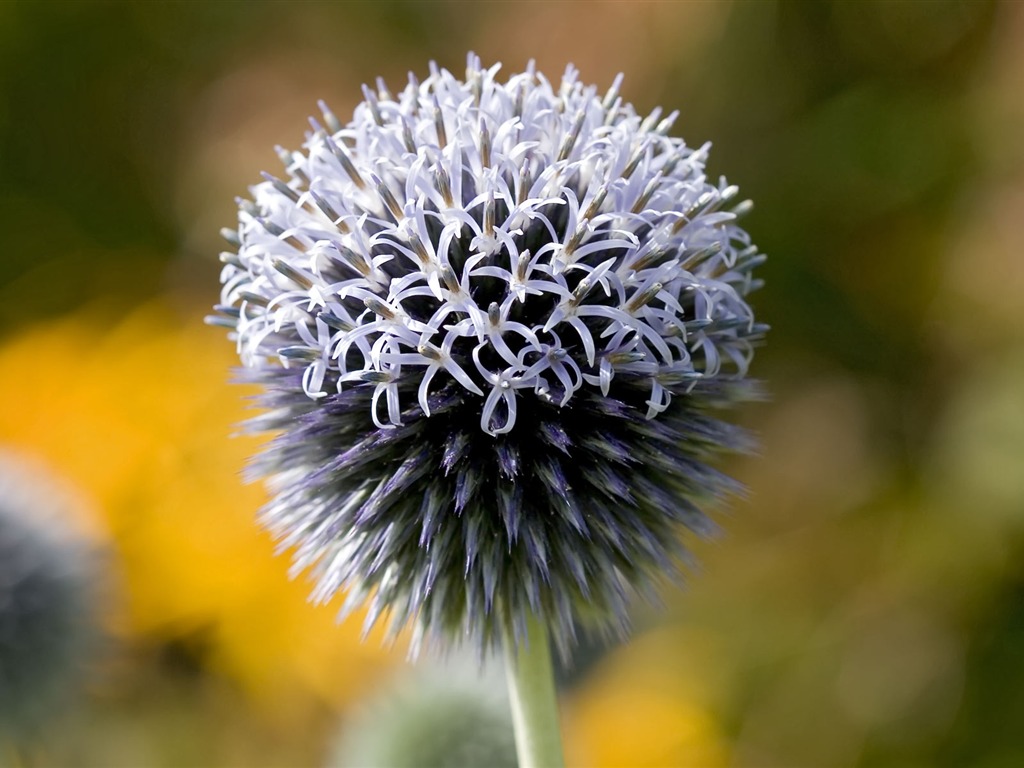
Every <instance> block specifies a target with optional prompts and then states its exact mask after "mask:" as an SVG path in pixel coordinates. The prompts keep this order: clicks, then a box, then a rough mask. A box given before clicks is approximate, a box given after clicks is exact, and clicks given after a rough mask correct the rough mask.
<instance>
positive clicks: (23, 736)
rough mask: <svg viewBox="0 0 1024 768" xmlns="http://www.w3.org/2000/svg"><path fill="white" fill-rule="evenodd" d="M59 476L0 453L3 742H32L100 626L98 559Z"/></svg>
mask: <svg viewBox="0 0 1024 768" xmlns="http://www.w3.org/2000/svg"><path fill="white" fill-rule="evenodd" d="M71 503H72V501H71V499H70V496H69V495H68V494H67V493H64V492H62V491H60V490H59V485H58V484H57V483H56V482H55V480H54V478H52V477H50V476H49V475H47V474H45V473H43V472H42V471H41V470H39V469H37V468H35V467H34V466H32V465H29V464H27V463H26V462H25V461H23V460H20V459H18V458H17V457H16V456H15V455H14V454H10V453H8V452H6V451H0V745H2V744H3V743H4V742H6V741H13V742H16V743H17V742H29V741H31V740H33V739H35V738H37V737H38V734H39V729H40V728H42V727H43V726H44V725H45V724H46V721H47V720H48V719H49V718H50V717H51V716H52V715H53V714H54V713H55V712H56V711H57V710H58V709H59V708H60V705H62V704H63V703H65V701H66V700H67V698H68V695H69V693H70V692H71V691H73V690H74V688H75V685H76V684H77V683H78V682H80V679H81V675H82V673H83V671H84V667H85V664H86V662H87V660H88V658H89V655H90V652H92V651H94V650H95V646H96V644H97V641H98V638H99V632H98V629H97V626H96V624H95V621H96V618H97V617H96V612H95V607H96V606H95V604H94V602H95V587H96V583H97V580H98V578H97V577H98V573H97V561H96V558H95V557H94V556H93V555H92V553H91V550H90V547H89V546H88V545H87V544H86V543H85V542H84V541H83V540H82V539H80V538H79V537H77V536H76V535H74V533H72V532H71V529H69V527H68V521H67V518H68V514H67V513H68V511H69V510H68V505H69V504H71Z"/></svg>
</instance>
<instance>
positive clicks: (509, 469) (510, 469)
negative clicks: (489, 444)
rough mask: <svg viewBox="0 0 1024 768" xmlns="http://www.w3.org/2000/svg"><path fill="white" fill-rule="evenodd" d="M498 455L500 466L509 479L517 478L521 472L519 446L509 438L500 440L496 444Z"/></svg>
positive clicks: (495, 449)
mask: <svg viewBox="0 0 1024 768" xmlns="http://www.w3.org/2000/svg"><path fill="white" fill-rule="evenodd" d="M494 451H495V453H497V455H498V467H499V468H500V469H501V473H502V474H503V475H505V477H507V478H508V479H509V480H515V479H516V475H517V474H519V448H517V447H516V445H515V444H513V443H512V442H511V441H509V440H499V441H498V442H497V443H495V444H494Z"/></svg>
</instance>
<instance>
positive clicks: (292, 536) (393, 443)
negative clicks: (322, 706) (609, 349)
mask: <svg viewBox="0 0 1024 768" xmlns="http://www.w3.org/2000/svg"><path fill="white" fill-rule="evenodd" d="M246 373H248V374H249V376H248V378H249V379H250V380H255V381H258V382H260V383H262V384H263V385H264V386H265V387H266V390H265V393H264V394H262V395H261V396H260V398H259V402H260V404H261V405H263V406H266V407H267V408H268V409H269V411H268V413H267V414H266V415H264V416H261V417H259V418H258V419H257V420H255V421H254V422H253V426H254V427H255V428H256V429H260V430H264V429H266V430H282V432H281V434H280V435H279V436H278V437H276V438H275V439H274V440H272V441H271V442H270V443H269V445H268V446H267V448H266V450H265V451H264V453H263V454H262V455H261V456H260V457H258V459H257V460H256V462H255V464H254V467H253V470H254V473H255V474H256V475H259V476H268V477H270V478H271V486H272V487H273V488H274V489H275V490H276V492H277V495H276V497H275V498H274V499H273V501H271V502H270V504H269V505H268V506H267V507H266V508H265V509H264V511H263V519H264V521H265V523H266V525H267V526H268V527H270V528H271V529H272V530H273V531H274V532H275V533H276V534H277V535H278V536H279V537H280V539H281V541H282V542H284V544H285V545H289V546H294V547H295V560H296V566H297V568H305V567H306V566H309V565H312V564H313V563H315V566H314V572H315V573H316V575H317V577H318V586H317V590H316V593H315V595H316V597H317V598H318V599H321V600H327V599H330V597H331V596H333V595H334V594H335V592H336V591H337V590H338V589H340V588H346V587H347V588H349V589H350V590H351V592H350V595H349V599H348V601H347V603H346V605H347V606H349V607H353V606H355V605H358V604H362V603H363V602H365V601H368V602H369V605H370V613H369V617H368V622H373V621H375V620H376V619H377V618H379V617H380V616H381V615H382V614H385V613H388V612H390V614H391V623H392V626H394V627H395V628H396V629H398V628H401V627H402V626H405V625H406V624H407V623H411V624H413V626H414V627H415V631H414V634H415V640H416V642H417V643H418V641H419V640H420V639H421V638H423V637H424V636H425V637H427V638H439V637H440V638H448V639H450V638H453V637H454V638H467V639H470V640H471V641H473V642H475V643H477V644H478V645H480V646H481V647H491V646H494V645H496V644H497V643H498V642H499V641H500V638H501V634H502V625H503V624H505V625H509V624H510V626H511V627H512V629H513V631H514V632H515V633H516V634H517V636H518V635H521V634H522V633H523V632H524V630H525V620H526V616H527V615H528V614H529V613H531V612H532V613H536V614H538V615H540V616H542V617H544V620H545V621H546V622H547V623H548V625H549V628H550V630H551V634H552V636H553V637H554V638H555V640H556V642H557V643H558V644H559V646H560V647H561V648H562V649H563V650H567V649H568V648H569V647H570V646H571V645H572V644H573V642H574V640H575V628H576V626H577V625H578V624H582V625H584V626H586V625H590V626H594V627H597V628H600V629H605V630H608V629H610V630H613V631H619V632H621V631H624V630H625V628H626V616H627V604H628V602H629V598H630V597H631V595H632V594H634V593H636V592H637V591H640V592H642V593H644V594H645V596H646V597H648V598H651V597H653V596H654V591H655V588H656V586H657V581H658V579H659V578H673V577H675V576H677V575H678V566H679V564H680V560H681V558H682V557H683V556H684V554H685V550H684V546H683V539H682V537H681V536H680V533H681V532H682V531H683V530H684V529H689V530H690V531H693V532H696V533H698V534H707V533H710V532H711V531H713V530H714V525H713V523H712V522H711V521H710V520H709V519H708V517H707V516H705V514H704V513H703V512H702V511H701V510H700V509H699V507H698V506H697V505H698V503H699V502H700V501H701V500H706V499H708V498H709V497H714V496H720V495H722V494H723V493H728V492H735V491H736V490H738V486H737V485H736V483H735V482H734V481H732V480H730V479H729V478H727V477H726V476H724V475H722V474H721V473H719V472H718V471H716V470H714V469H712V468H711V467H709V466H708V465H707V464H706V463H705V462H706V461H707V460H708V459H709V458H711V457H712V456H714V455H716V454H719V453H721V452H722V451H723V450H728V449H742V448H744V447H745V446H746V445H747V440H746V436H745V433H744V432H743V431H742V430H740V429H737V428H736V427H734V426H731V425H728V424H726V423H724V422H721V421H719V420H717V419H715V418H714V417H713V416H711V415H710V413H709V409H710V408H711V407H713V406H714V405H715V404H716V402H717V401H718V400H719V399H720V398H721V387H722V384H721V383H718V384H715V385H710V386H708V385H702V386H701V387H698V388H696V389H694V390H693V391H692V392H690V393H689V394H688V395H681V396H678V397H674V398H673V400H672V404H671V406H670V407H669V409H668V410H667V411H666V412H665V413H662V414H661V415H660V416H659V418H658V419H655V420H648V419H646V418H645V417H644V405H643V403H644V401H645V399H646V390H645V387H644V384H645V382H643V381H642V380H638V381H636V382H629V381H628V380H626V379H623V380H621V381H620V380H617V381H616V387H614V388H613V391H612V392H611V393H610V395H611V396H609V397H604V396H601V395H600V394H599V393H590V392H584V393H582V395H581V397H579V398H578V400H574V401H573V402H572V403H571V404H570V405H567V406H565V407H564V408H559V407H557V406H556V405H552V404H549V403H545V402H543V401H541V400H530V401H528V402H529V407H527V408H523V409H522V411H521V413H520V416H519V418H520V420H521V421H520V422H519V423H518V424H517V428H516V430H514V431H513V432H512V433H510V434H508V435H502V436H500V437H498V438H494V437H492V436H491V435H488V434H487V433H485V432H482V431H481V430H480V429H479V427H478V424H479V410H480V408H481V403H480V400H479V398H473V397H472V396H471V395H468V394H467V393H466V392H465V390H463V389H462V388H461V387H459V386H458V385H457V384H455V383H454V382H452V383H449V384H448V385H447V386H446V387H444V388H443V389H441V390H440V391H438V392H437V393H436V394H434V395H432V396H431V402H430V412H431V416H430V417H429V418H427V417H425V416H424V415H423V413H422V411H421V410H420V409H419V407H418V406H416V405H410V406H409V407H408V408H407V410H406V411H404V412H403V414H402V420H403V424H402V426H398V427H395V428H393V429H380V428H378V427H377V426H375V425H374V424H373V421H372V420H371V416H370V409H369V400H370V397H371V391H370V390H369V388H365V387H363V388H350V389H345V390H344V391H343V392H342V393H340V394H332V395H330V396H328V397H327V398H323V399H321V400H318V401H313V400H310V399H309V398H308V397H306V395H305V394H304V393H303V390H302V383H301V374H300V373H298V372H292V371H287V370H272V369H263V370H259V371H250V372H246ZM730 386H732V387H733V388H735V387H736V386H737V384H736V383H732V384H731V385H730ZM414 387H415V382H411V383H410V384H409V388H414ZM735 397H736V393H735V392H730V393H729V396H728V397H727V398H725V399H726V400H727V401H728V402H730V403H731V402H733V401H734V400H735ZM403 399H405V398H403ZM408 401H409V402H410V403H414V402H415V398H414V397H409V398H408ZM524 404H525V403H524ZM353 500H357V502H356V503H353Z"/></svg>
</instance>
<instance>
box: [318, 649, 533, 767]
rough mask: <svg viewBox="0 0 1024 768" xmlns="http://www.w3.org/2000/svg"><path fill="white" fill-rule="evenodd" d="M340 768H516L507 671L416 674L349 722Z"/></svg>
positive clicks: (471, 668)
mask: <svg viewBox="0 0 1024 768" xmlns="http://www.w3.org/2000/svg"><path fill="white" fill-rule="evenodd" d="M329 764H330V765H331V766H333V767H334V768H362V767H363V766H388V768H424V766H428V767H429V768H480V766H488V768H502V767H503V766H509V768H515V766H516V746H515V740H514V737H513V732H512V713H511V711H510V710H509V706H508V698H507V694H506V692H505V680H504V677H503V675H502V672H501V669H499V668H497V667H494V668H492V667H490V666H485V667H484V668H483V670H481V669H480V668H479V667H478V666H475V665H472V664H467V665H463V666H460V665H458V664H457V663H450V664H447V665H441V666H433V667H429V668H415V669H411V670H410V674H409V676H408V677H405V678H403V679H402V680H400V681H399V682H398V684H397V686H396V687H395V688H394V689H393V690H391V691H390V692H388V693H386V694H384V695H383V696H381V697H380V698H378V699H376V700H374V701H371V702H368V704H367V706H366V708H365V709H364V710H363V711H362V712H360V713H359V714H357V715H356V716H355V717H354V718H353V719H352V720H350V721H347V722H346V723H345V727H344V729H343V731H342V733H341V736H340V738H339V741H338V745H337V748H336V749H335V750H334V754H333V756H332V758H331V760H330V761H329Z"/></svg>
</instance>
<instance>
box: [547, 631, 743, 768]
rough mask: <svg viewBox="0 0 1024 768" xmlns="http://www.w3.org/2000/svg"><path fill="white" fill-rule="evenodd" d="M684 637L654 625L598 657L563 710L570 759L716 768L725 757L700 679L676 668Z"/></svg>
mask: <svg viewBox="0 0 1024 768" xmlns="http://www.w3.org/2000/svg"><path fill="white" fill-rule="evenodd" d="M686 645H687V642H686V638H684V637H683V636H682V634H681V633H680V632H678V631H674V630H661V631H658V632H651V633H648V634H646V635H642V636H639V637H637V638H635V639H634V640H632V641H631V642H630V643H628V644H627V645H625V646H623V647H621V648H619V649H617V650H616V651H614V652H613V653H612V654H611V655H610V656H608V658H606V659H604V660H603V661H602V662H601V663H600V666H599V667H598V668H597V669H596V670H595V671H594V673H593V674H592V675H590V676H589V677H588V678H587V680H586V682H585V683H584V684H583V686H582V688H581V689H580V690H579V691H578V692H577V693H576V695H575V696H574V697H573V699H572V700H571V701H569V702H568V703H567V706H566V707H565V709H564V714H563V720H564V727H565V741H566V745H565V746H566V757H567V762H568V764H569V765H586V766H589V767H590V768H669V766H671V767H672V768H717V767H718V766H725V765H727V764H728V763H729V752H728V750H727V748H726V745H725V743H724V741H723V737H722V734H721V732H720V729H719V726H718V724H717V723H716V721H715V719H714V717H713V716H712V714H711V713H710V712H709V709H708V707H707V705H706V703H705V699H706V698H707V697H706V696H705V695H704V694H703V693H702V681H699V680H696V679H693V678H692V677H690V676H689V672H688V670H685V669H683V668H682V662H681V658H680V657H681V654H682V652H683V649H684V648H685V647H686Z"/></svg>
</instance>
